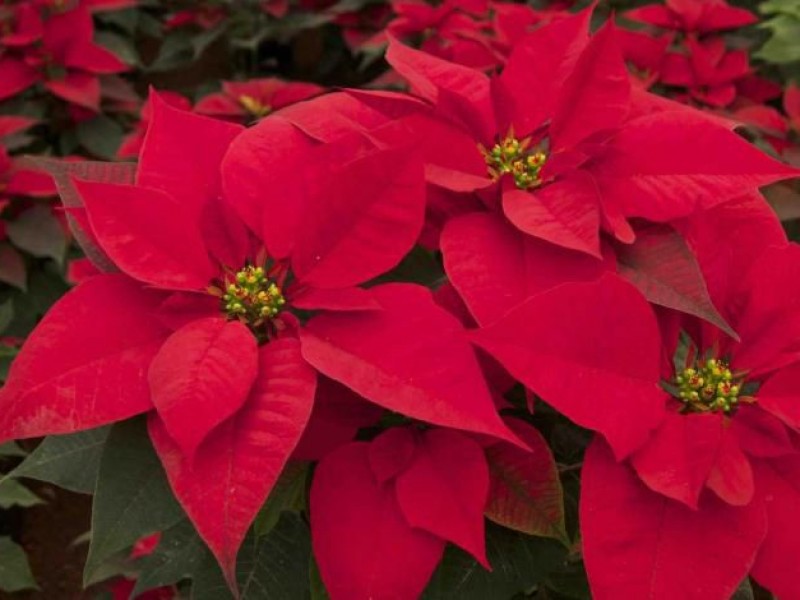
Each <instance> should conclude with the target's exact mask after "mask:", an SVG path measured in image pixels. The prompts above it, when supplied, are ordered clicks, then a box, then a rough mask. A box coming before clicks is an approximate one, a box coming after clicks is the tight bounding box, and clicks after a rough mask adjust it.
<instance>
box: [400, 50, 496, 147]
mask: <svg viewBox="0 0 800 600" xmlns="http://www.w3.org/2000/svg"><path fill="white" fill-rule="evenodd" d="M386 60H387V61H388V62H389V64H390V65H392V67H394V69H395V70H396V71H397V72H398V73H399V74H400V75H401V76H402V77H404V78H405V79H406V80H408V82H409V83H410V84H411V88H412V90H413V91H415V92H416V93H418V94H419V95H420V96H422V97H423V98H426V99H428V100H430V101H431V102H433V103H434V104H437V105H438V107H439V109H440V110H441V111H442V113H443V114H447V115H448V117H450V118H455V119H460V120H461V121H462V123H463V124H464V125H465V126H466V128H467V129H468V130H472V131H475V133H476V134H478V135H479V137H480V139H476V143H477V142H478V141H484V142H488V141H489V139H491V136H492V135H494V134H495V133H497V132H495V131H489V130H488V129H487V127H489V126H490V125H491V124H492V123H493V122H494V118H493V110H492V105H491V92H490V84H489V78H488V77H487V76H486V74H485V73H483V72H482V71H479V70H477V69H473V68H470V67H466V66H463V65H457V64H455V63H452V62H449V61H446V60H444V59H441V58H438V57H436V56H433V55H431V54H428V53H427V52H423V51H421V50H414V49H413V48H409V47H408V46H406V45H404V44H402V43H400V42H398V41H397V40H396V39H394V38H391V39H390V40H389V48H388V49H387V51H386Z"/></svg>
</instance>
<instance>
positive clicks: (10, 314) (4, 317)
mask: <svg viewBox="0 0 800 600" xmlns="http://www.w3.org/2000/svg"><path fill="white" fill-rule="evenodd" d="M13 320H14V301H13V300H11V298H9V299H8V300H6V301H5V302H3V303H2V304H0V333H2V332H4V331H5V330H6V329H8V326H9V325H11V322H12V321H13Z"/></svg>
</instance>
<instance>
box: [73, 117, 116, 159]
mask: <svg viewBox="0 0 800 600" xmlns="http://www.w3.org/2000/svg"><path fill="white" fill-rule="evenodd" d="M77 134H78V141H79V142H80V143H81V146H83V147H84V148H86V149H87V150H88V151H89V152H91V153H92V154H94V155H95V156H96V157H98V158H107V159H111V158H114V155H115V154H116V153H117V148H119V145H120V143H121V142H122V136H123V135H124V134H125V132H124V130H123V129H122V127H121V126H120V124H119V123H117V122H116V121H115V120H114V119H111V118H109V117H107V116H105V115H98V116H97V117H95V118H94V119H91V120H89V121H83V122H82V123H80V124H79V125H78V128H77Z"/></svg>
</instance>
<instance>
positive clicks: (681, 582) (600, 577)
mask: <svg viewBox="0 0 800 600" xmlns="http://www.w3.org/2000/svg"><path fill="white" fill-rule="evenodd" d="M580 518H581V530H582V533H583V537H582V540H583V542H582V546H583V556H584V561H585V563H586V569H587V571H588V574H589V581H590V584H591V588H592V597H593V598H596V599H597V600H616V599H618V598H625V597H627V598H652V599H653V600H671V599H673V598H686V599H687V600H707V599H709V598H720V599H722V598H730V597H731V596H732V595H733V593H734V591H736V588H737V587H738V586H739V583H740V582H741V581H742V579H744V578H745V576H746V575H747V573H748V571H749V570H750V567H751V566H752V564H753V561H754V560H755V556H756V552H757V551H758V547H759V545H760V544H761V542H762V540H763V539H764V535H765V534H766V530H767V520H766V515H765V511H764V507H763V504H761V503H756V502H754V503H752V504H751V505H749V506H747V507H732V506H729V505H727V504H725V503H723V502H722V501H721V500H719V499H717V498H716V497H715V496H714V495H713V494H707V495H706V496H705V497H704V498H702V500H701V502H700V506H699V509H698V510H692V509H691V508H689V507H687V506H685V505H683V504H681V503H679V502H675V501H674V500H670V499H669V498H667V497H665V496H662V495H660V494H657V493H655V492H653V491H652V490H649V489H648V488H647V487H646V486H645V485H644V484H643V483H642V482H641V481H639V480H638V479H637V477H636V475H635V474H634V473H633V471H632V470H631V468H630V467H629V466H628V465H625V464H619V463H617V462H616V461H615V460H614V457H613V455H612V453H611V451H610V449H609V448H608V447H607V446H606V445H605V444H604V443H603V442H602V441H600V440H597V441H595V442H594V443H593V444H592V445H591V446H590V448H589V450H588V451H587V454H586V458H585V460H584V465H583V475H582V491H581V504H580Z"/></svg>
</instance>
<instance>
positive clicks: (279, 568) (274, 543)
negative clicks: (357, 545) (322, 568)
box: [191, 513, 311, 600]
mask: <svg viewBox="0 0 800 600" xmlns="http://www.w3.org/2000/svg"><path fill="white" fill-rule="evenodd" d="M310 559H311V539H310V534H309V530H308V526H307V525H306V524H305V522H304V521H303V519H302V518H301V517H300V515H298V514H296V513H284V514H283V515H282V516H281V518H280V520H279V521H278V524H277V525H275V527H274V528H273V529H272V531H270V533H269V535H266V536H264V537H260V538H256V537H255V536H254V535H250V536H248V538H247V539H246V540H245V542H244V544H242V548H241V550H240V551H239V561H238V564H237V567H236V570H237V576H238V580H239V588H240V592H241V598H242V600H307V599H308V598H309V597H310V591H309V586H310V584H309V578H308V564H309V560H310ZM191 597H192V600H225V599H227V598H230V597H231V594H230V592H229V591H228V589H227V586H226V585H225V582H224V580H223V579H222V575H221V573H220V572H219V569H218V568H216V567H215V566H214V565H213V564H209V563H206V566H205V567H204V568H202V569H201V570H200V572H199V573H198V574H197V575H196V576H195V577H193V585H192V596H191Z"/></svg>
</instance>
